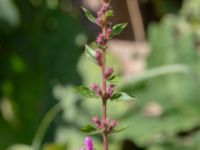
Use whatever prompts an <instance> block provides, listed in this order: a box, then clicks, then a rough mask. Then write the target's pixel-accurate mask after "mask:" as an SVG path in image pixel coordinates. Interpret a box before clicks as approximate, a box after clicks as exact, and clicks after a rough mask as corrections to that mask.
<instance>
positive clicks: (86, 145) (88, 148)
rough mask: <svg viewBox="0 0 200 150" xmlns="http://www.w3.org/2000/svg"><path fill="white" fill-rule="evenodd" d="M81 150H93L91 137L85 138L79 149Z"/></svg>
mask: <svg viewBox="0 0 200 150" xmlns="http://www.w3.org/2000/svg"><path fill="white" fill-rule="evenodd" d="M81 150H94V147H93V140H92V138H91V137H86V138H85V142H84V146H83V148H81Z"/></svg>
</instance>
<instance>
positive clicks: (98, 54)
mask: <svg viewBox="0 0 200 150" xmlns="http://www.w3.org/2000/svg"><path fill="white" fill-rule="evenodd" d="M95 58H96V61H97V64H98V65H99V66H101V65H102V60H101V52H100V50H99V49H96V56H95Z"/></svg>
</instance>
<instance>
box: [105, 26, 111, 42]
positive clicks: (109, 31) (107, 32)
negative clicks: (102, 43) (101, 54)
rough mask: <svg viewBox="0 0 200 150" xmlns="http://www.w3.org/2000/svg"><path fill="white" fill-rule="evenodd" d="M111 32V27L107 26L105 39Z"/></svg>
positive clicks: (108, 37)
mask: <svg viewBox="0 0 200 150" xmlns="http://www.w3.org/2000/svg"><path fill="white" fill-rule="evenodd" d="M111 33H112V29H111V28H107V31H106V39H107V40H109V39H110V35H111Z"/></svg>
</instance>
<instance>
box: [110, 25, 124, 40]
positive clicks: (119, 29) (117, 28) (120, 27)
mask: <svg viewBox="0 0 200 150" xmlns="http://www.w3.org/2000/svg"><path fill="white" fill-rule="evenodd" d="M127 25H128V24H127V23H120V24H117V25H115V26H113V28H112V33H111V38H112V37H114V36H116V35H119V34H120V33H122V31H123V30H124V28H126V26H127Z"/></svg>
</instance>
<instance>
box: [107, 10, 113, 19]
mask: <svg viewBox="0 0 200 150" xmlns="http://www.w3.org/2000/svg"><path fill="white" fill-rule="evenodd" d="M106 16H107V17H112V16H114V12H113V10H109V11H108V12H107V13H106Z"/></svg>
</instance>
